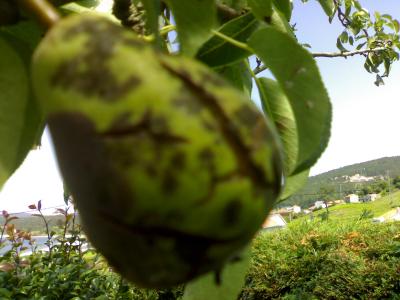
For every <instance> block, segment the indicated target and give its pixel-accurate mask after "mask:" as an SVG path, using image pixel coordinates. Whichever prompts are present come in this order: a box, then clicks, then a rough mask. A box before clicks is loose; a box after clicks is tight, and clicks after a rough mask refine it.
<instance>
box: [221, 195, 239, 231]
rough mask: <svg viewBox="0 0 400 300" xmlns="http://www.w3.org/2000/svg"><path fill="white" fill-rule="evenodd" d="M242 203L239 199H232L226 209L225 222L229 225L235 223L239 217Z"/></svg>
mask: <svg viewBox="0 0 400 300" xmlns="http://www.w3.org/2000/svg"><path fill="white" fill-rule="evenodd" d="M241 209H242V203H241V202H240V200H238V199H233V200H231V201H230V202H229V203H228V204H227V205H226V207H225V209H224V223H225V224H226V225H227V226H230V225H234V224H236V222H237V221H238V219H239V216H240V210H241Z"/></svg>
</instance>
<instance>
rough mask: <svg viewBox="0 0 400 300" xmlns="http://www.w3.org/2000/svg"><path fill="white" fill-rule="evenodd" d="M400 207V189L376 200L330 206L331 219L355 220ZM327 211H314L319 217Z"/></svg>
mask: <svg viewBox="0 0 400 300" xmlns="http://www.w3.org/2000/svg"><path fill="white" fill-rule="evenodd" d="M396 207H400V191H398V192H395V193H393V194H390V195H387V196H385V197H382V198H380V199H377V200H375V201H374V202H368V203H346V204H340V205H335V206H332V207H329V219H330V220H337V221H341V222H343V221H355V220H358V219H360V217H361V216H362V215H363V214H364V215H365V214H366V213H368V217H369V218H373V217H380V216H382V215H383V214H385V213H387V212H389V211H390V210H393V209H394V208H396ZM325 212H326V210H325V209H321V210H318V211H316V212H314V214H313V217H314V218H318V217H319V216H321V215H322V214H324V213H325ZM304 218H309V216H304Z"/></svg>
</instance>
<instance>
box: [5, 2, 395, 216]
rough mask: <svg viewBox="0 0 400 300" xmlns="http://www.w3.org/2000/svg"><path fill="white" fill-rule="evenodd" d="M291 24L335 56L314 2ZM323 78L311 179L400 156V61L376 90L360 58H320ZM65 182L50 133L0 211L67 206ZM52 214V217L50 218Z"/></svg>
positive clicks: (329, 29)
mask: <svg viewBox="0 0 400 300" xmlns="http://www.w3.org/2000/svg"><path fill="white" fill-rule="evenodd" d="M361 3H362V4H363V5H364V6H365V7H366V8H367V9H368V10H369V11H370V12H373V11H374V10H378V11H380V12H382V13H390V14H391V15H393V16H394V17H395V18H397V19H400V3H398V0H379V1H377V0H367V1H361ZM294 5H295V10H294V14H293V20H292V21H293V22H294V23H296V27H297V29H298V31H297V32H296V35H297V36H298V38H299V40H300V42H302V43H308V44H311V45H312V49H311V51H314V52H322V51H324V52H331V51H337V50H336V47H335V44H336V37H337V36H338V34H340V32H341V31H342V27H341V26H340V24H338V23H337V22H336V21H334V22H333V24H329V23H328V20H327V17H326V15H325V14H324V13H323V11H322V9H321V8H320V6H319V4H318V3H317V1H315V0H309V2H308V3H306V4H302V3H301V1H300V0H294ZM317 63H318V65H319V67H320V71H321V75H322V78H323V80H324V82H325V85H326V87H327V89H328V92H329V94H330V97H331V101H332V104H333V123H332V135H331V140H330V143H329V146H328V148H327V150H326V151H325V153H324V154H323V155H322V157H321V158H320V160H319V161H318V163H317V164H316V165H315V166H314V168H313V169H312V174H318V173H321V172H325V171H328V170H331V169H334V168H338V167H341V166H345V165H349V164H353V163H358V162H362V161H367V160H371V159H376V158H380V157H383V156H394V155H400V139H399V138H398V134H397V132H398V129H399V128H400V117H399V111H400V96H399V95H400V85H399V84H398V82H399V78H400V62H397V64H395V65H394V67H393V70H392V73H391V76H390V77H389V78H388V79H386V80H385V85H384V86H381V87H379V88H378V87H376V86H375V85H374V84H373V82H374V80H375V78H374V76H373V75H372V74H368V73H367V72H366V71H365V70H364V68H363V60H362V58H360V57H353V58H348V59H343V58H319V59H317ZM62 191H63V190H62V182H61V179H60V175H59V172H58V170H57V166H56V162H55V159H54V155H53V150H52V148H51V143H50V140H49V137H48V133H47V132H46V133H45V135H44V137H43V140H42V147H41V149H40V150H36V151H31V153H30V154H29V156H28V158H27V159H26V161H25V162H24V164H23V165H22V166H21V168H20V169H19V170H18V171H17V172H16V173H15V174H14V175H13V177H12V178H11V179H10V180H9V182H7V184H6V185H5V186H4V188H3V190H2V191H1V193H0V210H1V209H6V210H9V211H10V212H17V211H25V210H27V206H28V205H29V204H31V203H34V202H37V201H38V200H42V202H43V206H44V207H52V206H56V205H63V192H62ZM53 211H54V209H50V210H49V211H48V212H49V213H52V212H53Z"/></svg>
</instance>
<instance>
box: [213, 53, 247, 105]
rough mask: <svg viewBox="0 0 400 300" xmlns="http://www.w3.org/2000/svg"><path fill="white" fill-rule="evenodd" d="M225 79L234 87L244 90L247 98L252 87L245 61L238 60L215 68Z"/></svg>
mask: <svg viewBox="0 0 400 300" xmlns="http://www.w3.org/2000/svg"><path fill="white" fill-rule="evenodd" d="M216 71H217V72H218V73H219V74H221V75H222V76H223V77H225V79H227V80H228V81H229V82H230V83H232V85H233V86H234V87H236V88H237V89H239V90H241V91H242V92H244V93H245V94H246V95H247V96H248V97H249V98H250V96H251V89H252V77H251V74H250V71H249V69H248V68H247V65H246V62H244V61H240V62H237V63H234V64H231V65H228V66H224V67H222V68H218V69H216Z"/></svg>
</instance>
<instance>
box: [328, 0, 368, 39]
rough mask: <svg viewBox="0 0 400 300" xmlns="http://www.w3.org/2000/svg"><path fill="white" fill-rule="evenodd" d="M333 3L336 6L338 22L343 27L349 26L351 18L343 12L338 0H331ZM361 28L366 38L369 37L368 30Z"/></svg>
mask: <svg viewBox="0 0 400 300" xmlns="http://www.w3.org/2000/svg"><path fill="white" fill-rule="evenodd" d="M333 3H334V4H335V6H336V8H337V12H338V19H339V21H340V23H341V24H342V25H343V27H345V28H349V27H350V26H351V23H352V22H351V20H350V19H349V18H348V17H347V16H346V14H345V13H343V11H342V9H341V8H340V5H339V2H338V0H333ZM361 30H362V31H363V32H364V34H365V36H366V37H367V38H369V34H368V30H367V29H365V28H363V29H361Z"/></svg>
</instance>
